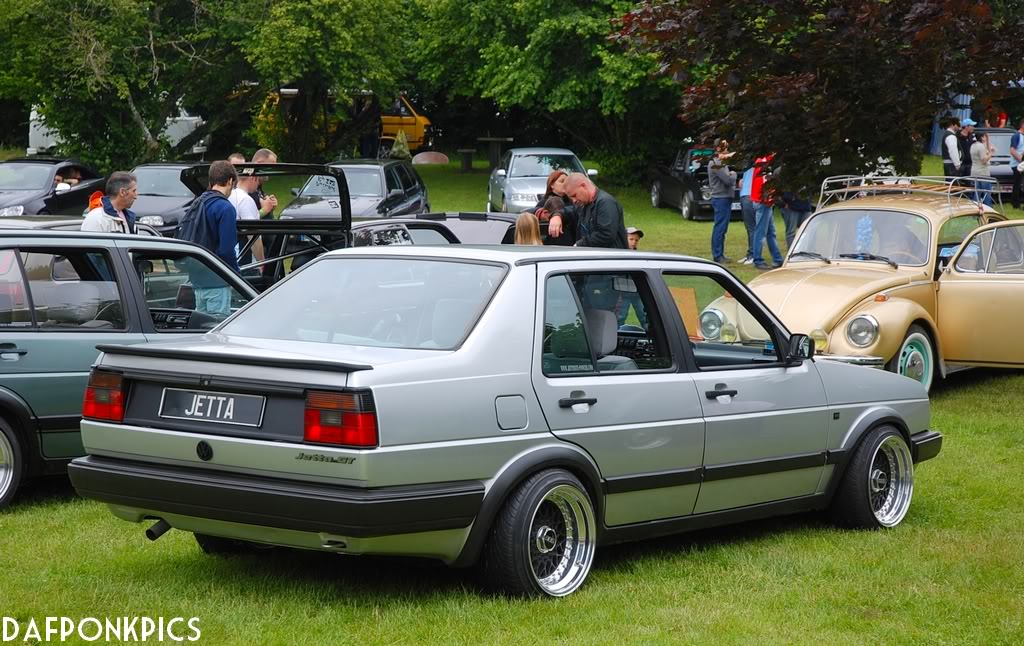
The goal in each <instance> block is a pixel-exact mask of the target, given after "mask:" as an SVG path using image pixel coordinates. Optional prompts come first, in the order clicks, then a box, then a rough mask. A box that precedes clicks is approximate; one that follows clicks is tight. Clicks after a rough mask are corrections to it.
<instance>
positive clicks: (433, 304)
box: [218, 257, 507, 350]
mask: <svg viewBox="0 0 1024 646" xmlns="http://www.w3.org/2000/svg"><path fill="white" fill-rule="evenodd" d="M506 271H507V268H506V266H504V265H498V264H489V263H470V262H455V261H446V260H426V259H408V258H362V257H332V258H323V259H321V260H318V261H316V262H314V263H312V264H311V265H309V266H308V267H305V268H303V270H302V271H301V272H298V273H296V274H295V275H294V276H292V277H291V278H289V279H288V280H287V281H285V282H284V283H282V284H281V285H279V286H277V287H276V288H274V289H273V290H271V291H270V292H268V293H267V294H265V295H264V296H263V297H262V298H260V299H259V300H257V301H256V302H254V303H253V304H252V305H251V306H250V307H249V308H247V309H246V310H244V311H243V312H241V313H239V314H238V316H236V317H235V318H234V319H232V320H231V321H229V322H228V323H227V324H225V325H224V327H222V328H220V330H218V331H220V332H222V333H224V334H229V335H234V336H241V337H255V338H264V339H280V340H286V341H312V342H317V343H335V344H339V345H358V346H371V347H393V348H421V349H437V350H450V349H452V348H455V347H458V346H459V345H460V344H461V343H462V341H463V340H464V339H465V337H466V335H467V334H468V333H469V331H470V330H471V329H472V328H473V326H474V325H475V324H476V321H477V319H479V318H480V315H481V314H482V313H483V310H484V308H485V307H486V306H487V303H488V302H490V300H491V297H492V296H493V294H494V292H495V290H496V289H497V288H498V285H499V284H500V283H501V280H502V278H503V277H504V276H505V273H506Z"/></svg>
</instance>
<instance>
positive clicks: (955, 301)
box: [938, 220, 1024, 368]
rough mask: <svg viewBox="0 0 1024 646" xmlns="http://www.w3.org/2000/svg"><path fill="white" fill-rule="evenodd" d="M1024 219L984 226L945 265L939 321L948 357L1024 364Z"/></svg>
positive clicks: (970, 361)
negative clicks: (1023, 336)
mask: <svg viewBox="0 0 1024 646" xmlns="http://www.w3.org/2000/svg"><path fill="white" fill-rule="evenodd" d="M1021 321H1024V221H1019V220H1018V221H1007V222H996V223H994V224H988V225H985V226H982V227H979V228H978V229H976V230H975V231H973V232H972V233H971V234H970V235H969V236H968V237H967V238H966V239H965V240H964V243H963V244H962V245H960V249H959V251H958V252H957V254H956V255H955V256H954V257H953V259H952V261H951V262H950V263H949V265H947V266H946V268H945V269H943V272H942V276H941V277H940V279H939V290H938V327H939V335H940V336H941V337H942V349H943V355H944V359H945V361H946V362H947V363H957V364H969V365H984V366H994V367H1006V368H1012V367H1017V368H1020V367H1024V343H1020V342H1019V340H1018V339H1017V335H1018V333H1019V329H1020V324H1021Z"/></svg>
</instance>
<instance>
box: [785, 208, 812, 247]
mask: <svg viewBox="0 0 1024 646" xmlns="http://www.w3.org/2000/svg"><path fill="white" fill-rule="evenodd" d="M779 210H780V211H782V221H783V222H784V223H785V225H786V249H787V250H788V249H790V248H792V246H793V239H794V238H795V237H796V232H797V230H798V229H799V228H800V226H801V225H802V224H803V223H804V220H806V219H807V218H808V217H809V216H810V215H811V212H810V211H796V210H794V209H787V208H786V207H784V206H783V207H780V208H779Z"/></svg>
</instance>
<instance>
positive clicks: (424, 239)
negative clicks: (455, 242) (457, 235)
mask: <svg viewBox="0 0 1024 646" xmlns="http://www.w3.org/2000/svg"><path fill="white" fill-rule="evenodd" d="M409 235H410V236H412V241H413V243H414V244H451V241H449V240H448V238H446V237H444V236H443V235H442V234H441V232H440V231H438V230H437V229H419V228H416V227H413V228H411V229H409Z"/></svg>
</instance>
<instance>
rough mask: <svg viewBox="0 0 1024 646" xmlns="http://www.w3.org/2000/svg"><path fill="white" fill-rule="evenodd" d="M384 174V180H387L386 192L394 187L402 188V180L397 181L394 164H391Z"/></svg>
mask: <svg viewBox="0 0 1024 646" xmlns="http://www.w3.org/2000/svg"><path fill="white" fill-rule="evenodd" d="M384 176H385V178H386V180H385V181H386V182H387V187H388V193H390V192H391V191H393V190H395V189H398V190H402V182H401V181H399V179H398V174H397V173H395V167H394V166H392V167H391V168H389V169H387V171H386V172H385V174H384Z"/></svg>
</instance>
